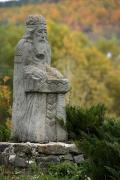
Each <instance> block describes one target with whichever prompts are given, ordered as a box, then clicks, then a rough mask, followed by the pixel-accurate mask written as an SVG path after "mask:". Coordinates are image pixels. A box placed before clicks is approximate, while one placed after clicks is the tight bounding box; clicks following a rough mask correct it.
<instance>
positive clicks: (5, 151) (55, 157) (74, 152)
mask: <svg viewBox="0 0 120 180" xmlns="http://www.w3.org/2000/svg"><path fill="white" fill-rule="evenodd" d="M64 161H67V162H72V163H76V164H80V163H81V162H83V161H84V157H83V154H81V152H80V151H79V150H78V148H77V147H76V146H75V144H66V143H59V142H57V143H55V142H51V143H47V144H39V143H35V144H34V143H29V142H28V143H3V142H2V143H0V164H1V165H7V166H8V165H10V166H14V167H21V168H26V167H29V165H30V164H32V163H35V164H37V165H39V166H40V167H47V165H48V164H49V163H60V162H64Z"/></svg>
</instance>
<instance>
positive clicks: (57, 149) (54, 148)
mask: <svg viewBox="0 0 120 180" xmlns="http://www.w3.org/2000/svg"><path fill="white" fill-rule="evenodd" d="M37 151H38V152H39V153H41V154H56V155H59V154H67V153H68V149H67V148H66V147H65V143H48V144H40V145H38V147H37Z"/></svg>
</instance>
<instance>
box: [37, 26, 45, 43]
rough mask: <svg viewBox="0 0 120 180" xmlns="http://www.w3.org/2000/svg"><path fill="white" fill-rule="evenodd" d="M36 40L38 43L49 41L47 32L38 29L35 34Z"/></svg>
mask: <svg viewBox="0 0 120 180" xmlns="http://www.w3.org/2000/svg"><path fill="white" fill-rule="evenodd" d="M34 38H35V39H37V41H38V42H44V41H46V40H47V32H46V31H45V30H44V29H40V28H37V29H36V31H35V33H34Z"/></svg>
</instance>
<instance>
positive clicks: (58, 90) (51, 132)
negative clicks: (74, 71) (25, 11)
mask: <svg viewBox="0 0 120 180" xmlns="http://www.w3.org/2000/svg"><path fill="white" fill-rule="evenodd" d="M50 63H51V49H50V45H49V43H48V38H47V30H46V21H45V18H44V17H43V16H28V17H27V19H26V33H25V35H24V36H23V38H22V39H21V40H20V41H19V42H18V45H17V47H16V53H15V58H14V77H13V79H14V80H13V109H12V121H13V129H12V139H14V141H18V142H27V141H29V142H39V143H46V142H58V141H61V142H63V141H66V140H67V134H66V132H65V130H64V129H63V128H62V127H61V126H60V125H59V123H58V121H57V119H58V118H59V119H63V120H64V121H65V119H66V117H65V94H66V93H67V92H68V90H69V84H68V80H67V79H65V78H64V77H63V75H62V74H61V73H60V72H59V71H58V70H57V69H55V68H52V67H51V66H50Z"/></svg>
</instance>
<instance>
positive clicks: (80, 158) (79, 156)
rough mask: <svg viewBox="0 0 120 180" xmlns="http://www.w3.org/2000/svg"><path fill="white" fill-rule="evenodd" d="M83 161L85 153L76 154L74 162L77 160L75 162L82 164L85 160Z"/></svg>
mask: <svg viewBox="0 0 120 180" xmlns="http://www.w3.org/2000/svg"><path fill="white" fill-rule="evenodd" d="M83 161H84V157H83V154H81V155H77V156H74V162H75V163H77V164H80V163H81V162H83Z"/></svg>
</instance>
